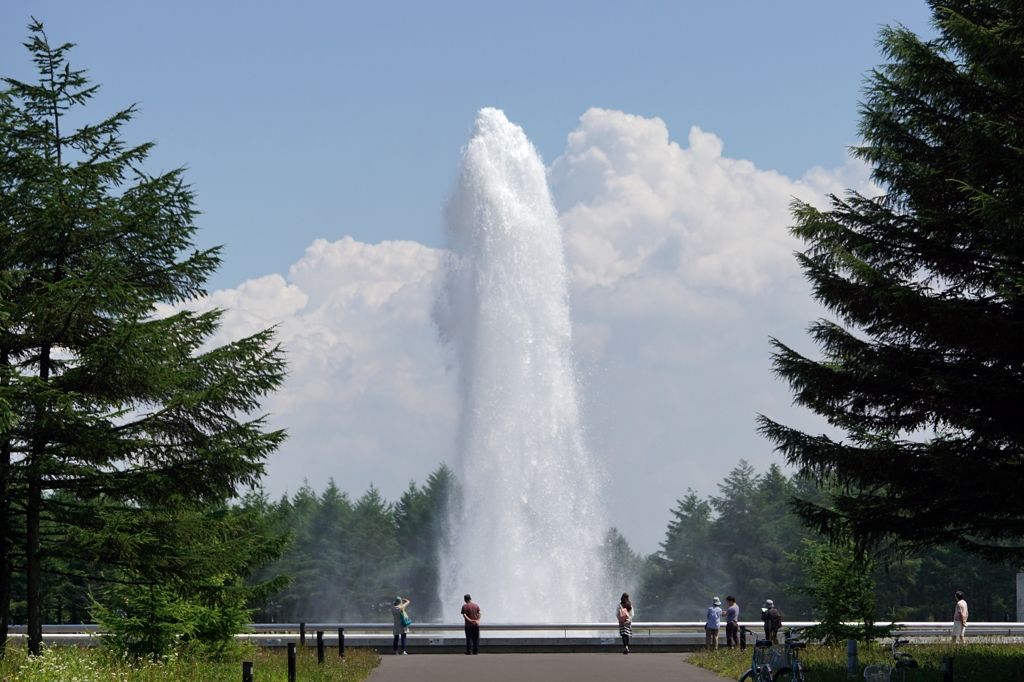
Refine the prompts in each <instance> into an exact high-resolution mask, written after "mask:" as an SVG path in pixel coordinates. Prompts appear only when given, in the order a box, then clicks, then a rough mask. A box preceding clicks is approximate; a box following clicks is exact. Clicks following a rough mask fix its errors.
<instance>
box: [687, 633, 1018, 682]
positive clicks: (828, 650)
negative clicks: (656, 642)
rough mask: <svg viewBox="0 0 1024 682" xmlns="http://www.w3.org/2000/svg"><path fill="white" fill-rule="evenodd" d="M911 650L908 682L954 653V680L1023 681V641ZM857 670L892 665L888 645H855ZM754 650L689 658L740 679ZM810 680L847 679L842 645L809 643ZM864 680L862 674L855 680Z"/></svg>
mask: <svg viewBox="0 0 1024 682" xmlns="http://www.w3.org/2000/svg"><path fill="white" fill-rule="evenodd" d="M900 648H901V650H903V651H906V652H907V653H909V654H911V655H912V656H913V657H914V658H915V659H916V660H917V662H918V665H919V666H920V667H919V668H918V669H917V670H911V671H909V672H908V674H907V682H941V681H942V670H941V664H942V659H943V658H944V657H946V656H952V657H953V679H954V680H956V682H1004V681H1005V682H1017V681H1022V680H1024V645H1022V644H993V643H982V642H974V643H969V644H965V645H961V646H954V645H953V644H919V645H913V644H910V645H907V646H904V647H900ZM858 649H859V651H858V656H859V658H860V665H861V672H863V670H864V666H867V665H871V664H872V663H891V661H892V657H891V655H890V651H889V647H887V646H880V645H874V646H870V645H868V646H866V645H864V644H861V645H860V646H859V647H858ZM752 651H753V650H752V649H750V648H747V650H746V651H743V652H741V651H740V650H739V649H733V650H729V649H720V650H718V651H717V652H713V653H705V652H702V653H698V654H694V655H693V656H691V657H690V658H688V659H687V660H688V661H689V662H690V663H693V664H695V665H699V666H701V667H702V668H707V669H708V670H711V671H712V672H716V673H718V674H719V675H721V676H722V677H729V678H732V679H734V680H738V679H739V677H740V675H742V674H743V673H744V672H745V671H747V670H749V669H750V658H751V653H752ZM800 658H801V660H802V661H803V662H804V670H805V671H806V672H807V679H808V682H846V648H845V647H823V646H810V647H808V648H807V650H806V652H803V653H802V655H801V657H800ZM859 679H860V680H861V682H863V679H864V678H863V677H861V678H859Z"/></svg>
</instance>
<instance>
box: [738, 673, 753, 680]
mask: <svg viewBox="0 0 1024 682" xmlns="http://www.w3.org/2000/svg"><path fill="white" fill-rule="evenodd" d="M753 680H754V671H753V670H748V671H747V672H745V673H743V677H741V678H740V682H753Z"/></svg>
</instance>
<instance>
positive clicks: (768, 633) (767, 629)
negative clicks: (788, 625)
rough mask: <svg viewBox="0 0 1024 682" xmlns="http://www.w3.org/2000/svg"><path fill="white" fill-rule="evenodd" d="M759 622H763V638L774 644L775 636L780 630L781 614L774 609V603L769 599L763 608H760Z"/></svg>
mask: <svg viewBox="0 0 1024 682" xmlns="http://www.w3.org/2000/svg"><path fill="white" fill-rule="evenodd" d="M761 620H763V621H764V638H765V639H770V640H771V641H772V644H774V643H775V636H776V635H777V634H779V629H780V628H782V613H781V612H780V611H779V610H778V609H777V608H775V602H773V601H772V600H771V599H769V600H767V601H765V603H764V606H763V607H761Z"/></svg>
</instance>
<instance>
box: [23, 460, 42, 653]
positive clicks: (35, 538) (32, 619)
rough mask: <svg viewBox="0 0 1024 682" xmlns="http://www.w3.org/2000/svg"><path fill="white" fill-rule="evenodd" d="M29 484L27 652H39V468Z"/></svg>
mask: <svg viewBox="0 0 1024 682" xmlns="http://www.w3.org/2000/svg"><path fill="white" fill-rule="evenodd" d="M29 475H30V477H31V478H30V480H29V484H28V505H27V506H26V510H25V511H26V519H25V525H26V526H27V530H28V533H27V538H26V539H27V540H28V542H27V547H26V550H27V551H26V558H27V562H26V563H27V567H26V573H27V579H28V580H27V582H28V595H27V600H28V652H29V653H30V654H33V655H38V654H39V653H40V645H41V644H42V642H43V561H42V559H43V547H42V544H41V543H40V539H39V512H40V507H41V506H42V501H43V485H42V481H41V480H40V477H39V474H38V471H35V472H32V473H31V474H29Z"/></svg>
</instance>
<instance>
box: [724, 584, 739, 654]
mask: <svg viewBox="0 0 1024 682" xmlns="http://www.w3.org/2000/svg"><path fill="white" fill-rule="evenodd" d="M725 603H726V604H728V605H729V608H727V609H726V610H725V642H726V644H727V645H728V647H729V648H730V649H731V648H733V647H734V646H739V645H740V607H739V604H737V603H736V597H734V596H732V595H731V594H730V595H729V596H728V597H726V598H725Z"/></svg>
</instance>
